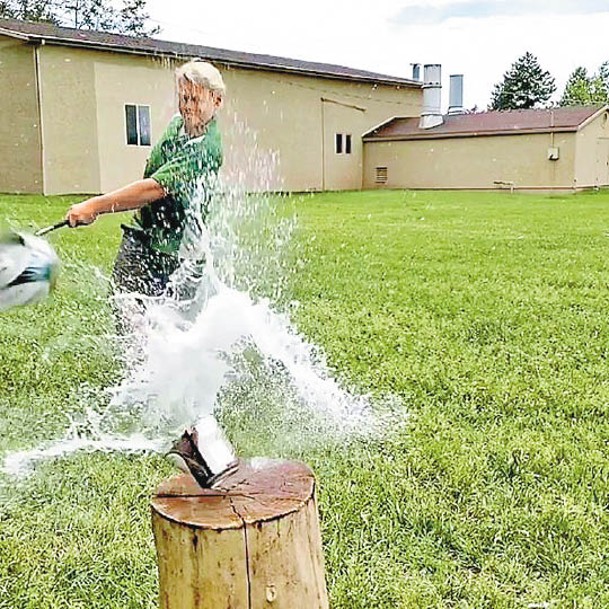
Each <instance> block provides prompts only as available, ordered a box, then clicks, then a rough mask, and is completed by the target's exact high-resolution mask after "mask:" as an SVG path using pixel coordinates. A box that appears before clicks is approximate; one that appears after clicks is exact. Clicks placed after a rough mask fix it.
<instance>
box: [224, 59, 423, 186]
mask: <svg viewBox="0 0 609 609" xmlns="http://www.w3.org/2000/svg"><path fill="white" fill-rule="evenodd" d="M220 67H222V66H220ZM223 73H224V76H225V81H226V84H227V87H228V103H227V107H226V108H225V110H224V115H223V120H224V125H225V130H224V132H225V140H226V150H227V154H226V163H227V167H226V171H227V173H228V174H229V175H234V174H236V173H239V172H240V169H241V168H242V167H243V166H247V163H248V161H247V159H244V155H245V156H247V155H249V154H250V152H251V148H252V145H251V142H252V141H253V140H254V137H255V143H256V147H257V148H258V149H259V150H260V151H273V152H275V153H276V154H277V156H278V158H279V165H280V171H279V176H280V178H281V179H280V180H278V181H276V182H275V184H274V185H273V184H271V185H270V186H271V187H272V188H279V187H281V188H282V189H284V190H294V191H300V190H322V189H353V188H361V166H362V146H361V136H362V135H363V133H364V132H365V131H367V130H369V129H371V128H372V127H374V126H375V125H377V124H379V123H380V122H382V121H383V120H387V119H388V118H390V117H392V116H396V115H400V116H416V115H417V114H418V112H419V111H420V107H421V101H422V93H421V91H420V89H412V88H398V87H390V86H381V85H376V86H375V85H373V84H367V83H349V82H342V81H335V80H330V79H323V78H314V77H308V76H297V75H292V74H276V73H271V72H263V71H255V70H241V69H230V70H224V71H223ZM322 98H324V99H326V100H332V101H331V102H330V101H326V102H322ZM332 102H338V103H332ZM322 106H323V112H322ZM351 106H357V107H360V108H362V110H357V109H354V108H353V107H351ZM244 124H245V125H246V126H247V127H248V128H249V130H251V132H253V133H250V134H249V136H248V137H245V138H244V135H243V131H244V129H243V125H244ZM335 133H351V134H352V135H353V154H352V155H351V158H348V157H345V156H340V155H335V154H334V152H333V151H334V136H335ZM244 142H245V144H244ZM245 181H246V182H249V184H251V185H252V186H257V185H258V184H257V182H256V177H255V176H253V175H252V176H249V178H245Z"/></svg>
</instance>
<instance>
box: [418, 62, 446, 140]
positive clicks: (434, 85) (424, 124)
mask: <svg viewBox="0 0 609 609" xmlns="http://www.w3.org/2000/svg"><path fill="white" fill-rule="evenodd" d="M441 101H442V66H441V65H440V64H437V63H434V64H428V65H426V66H424V70H423V111H422V112H421V120H420V121H419V128H420V129H431V128H432V127H437V126H438V125H441V124H442V123H443V122H444V119H443V118H442V111H441V109H440V105H441Z"/></svg>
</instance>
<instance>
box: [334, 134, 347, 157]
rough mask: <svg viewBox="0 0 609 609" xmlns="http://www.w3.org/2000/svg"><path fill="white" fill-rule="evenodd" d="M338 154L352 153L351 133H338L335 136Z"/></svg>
mask: <svg viewBox="0 0 609 609" xmlns="http://www.w3.org/2000/svg"><path fill="white" fill-rule="evenodd" d="M335 142H336V146H335V150H336V154H351V134H350V133H337V134H336V138H335Z"/></svg>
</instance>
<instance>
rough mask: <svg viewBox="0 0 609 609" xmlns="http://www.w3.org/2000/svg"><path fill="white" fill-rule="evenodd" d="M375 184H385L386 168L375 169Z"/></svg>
mask: <svg viewBox="0 0 609 609" xmlns="http://www.w3.org/2000/svg"><path fill="white" fill-rule="evenodd" d="M375 181H376V183H377V184H387V167H377V168H376V180H375Z"/></svg>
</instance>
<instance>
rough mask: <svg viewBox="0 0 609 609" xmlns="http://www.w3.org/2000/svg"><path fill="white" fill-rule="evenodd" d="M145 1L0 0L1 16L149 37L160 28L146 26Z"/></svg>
mask: <svg viewBox="0 0 609 609" xmlns="http://www.w3.org/2000/svg"><path fill="white" fill-rule="evenodd" d="M146 2H147V0H122V2H121V6H120V7H118V8H117V7H116V3H115V2H113V1H112V0H67V1H64V0H0V17H9V18H13V19H22V20H25V21H46V22H50V23H54V24H55V25H63V26H67V27H74V28H77V29H82V30H100V31H103V32H115V33H118V34H131V35H133V36H152V35H154V34H158V32H159V31H160V28H158V27H154V28H147V27H146V22H147V20H148V18H149V16H148V13H146Z"/></svg>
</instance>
